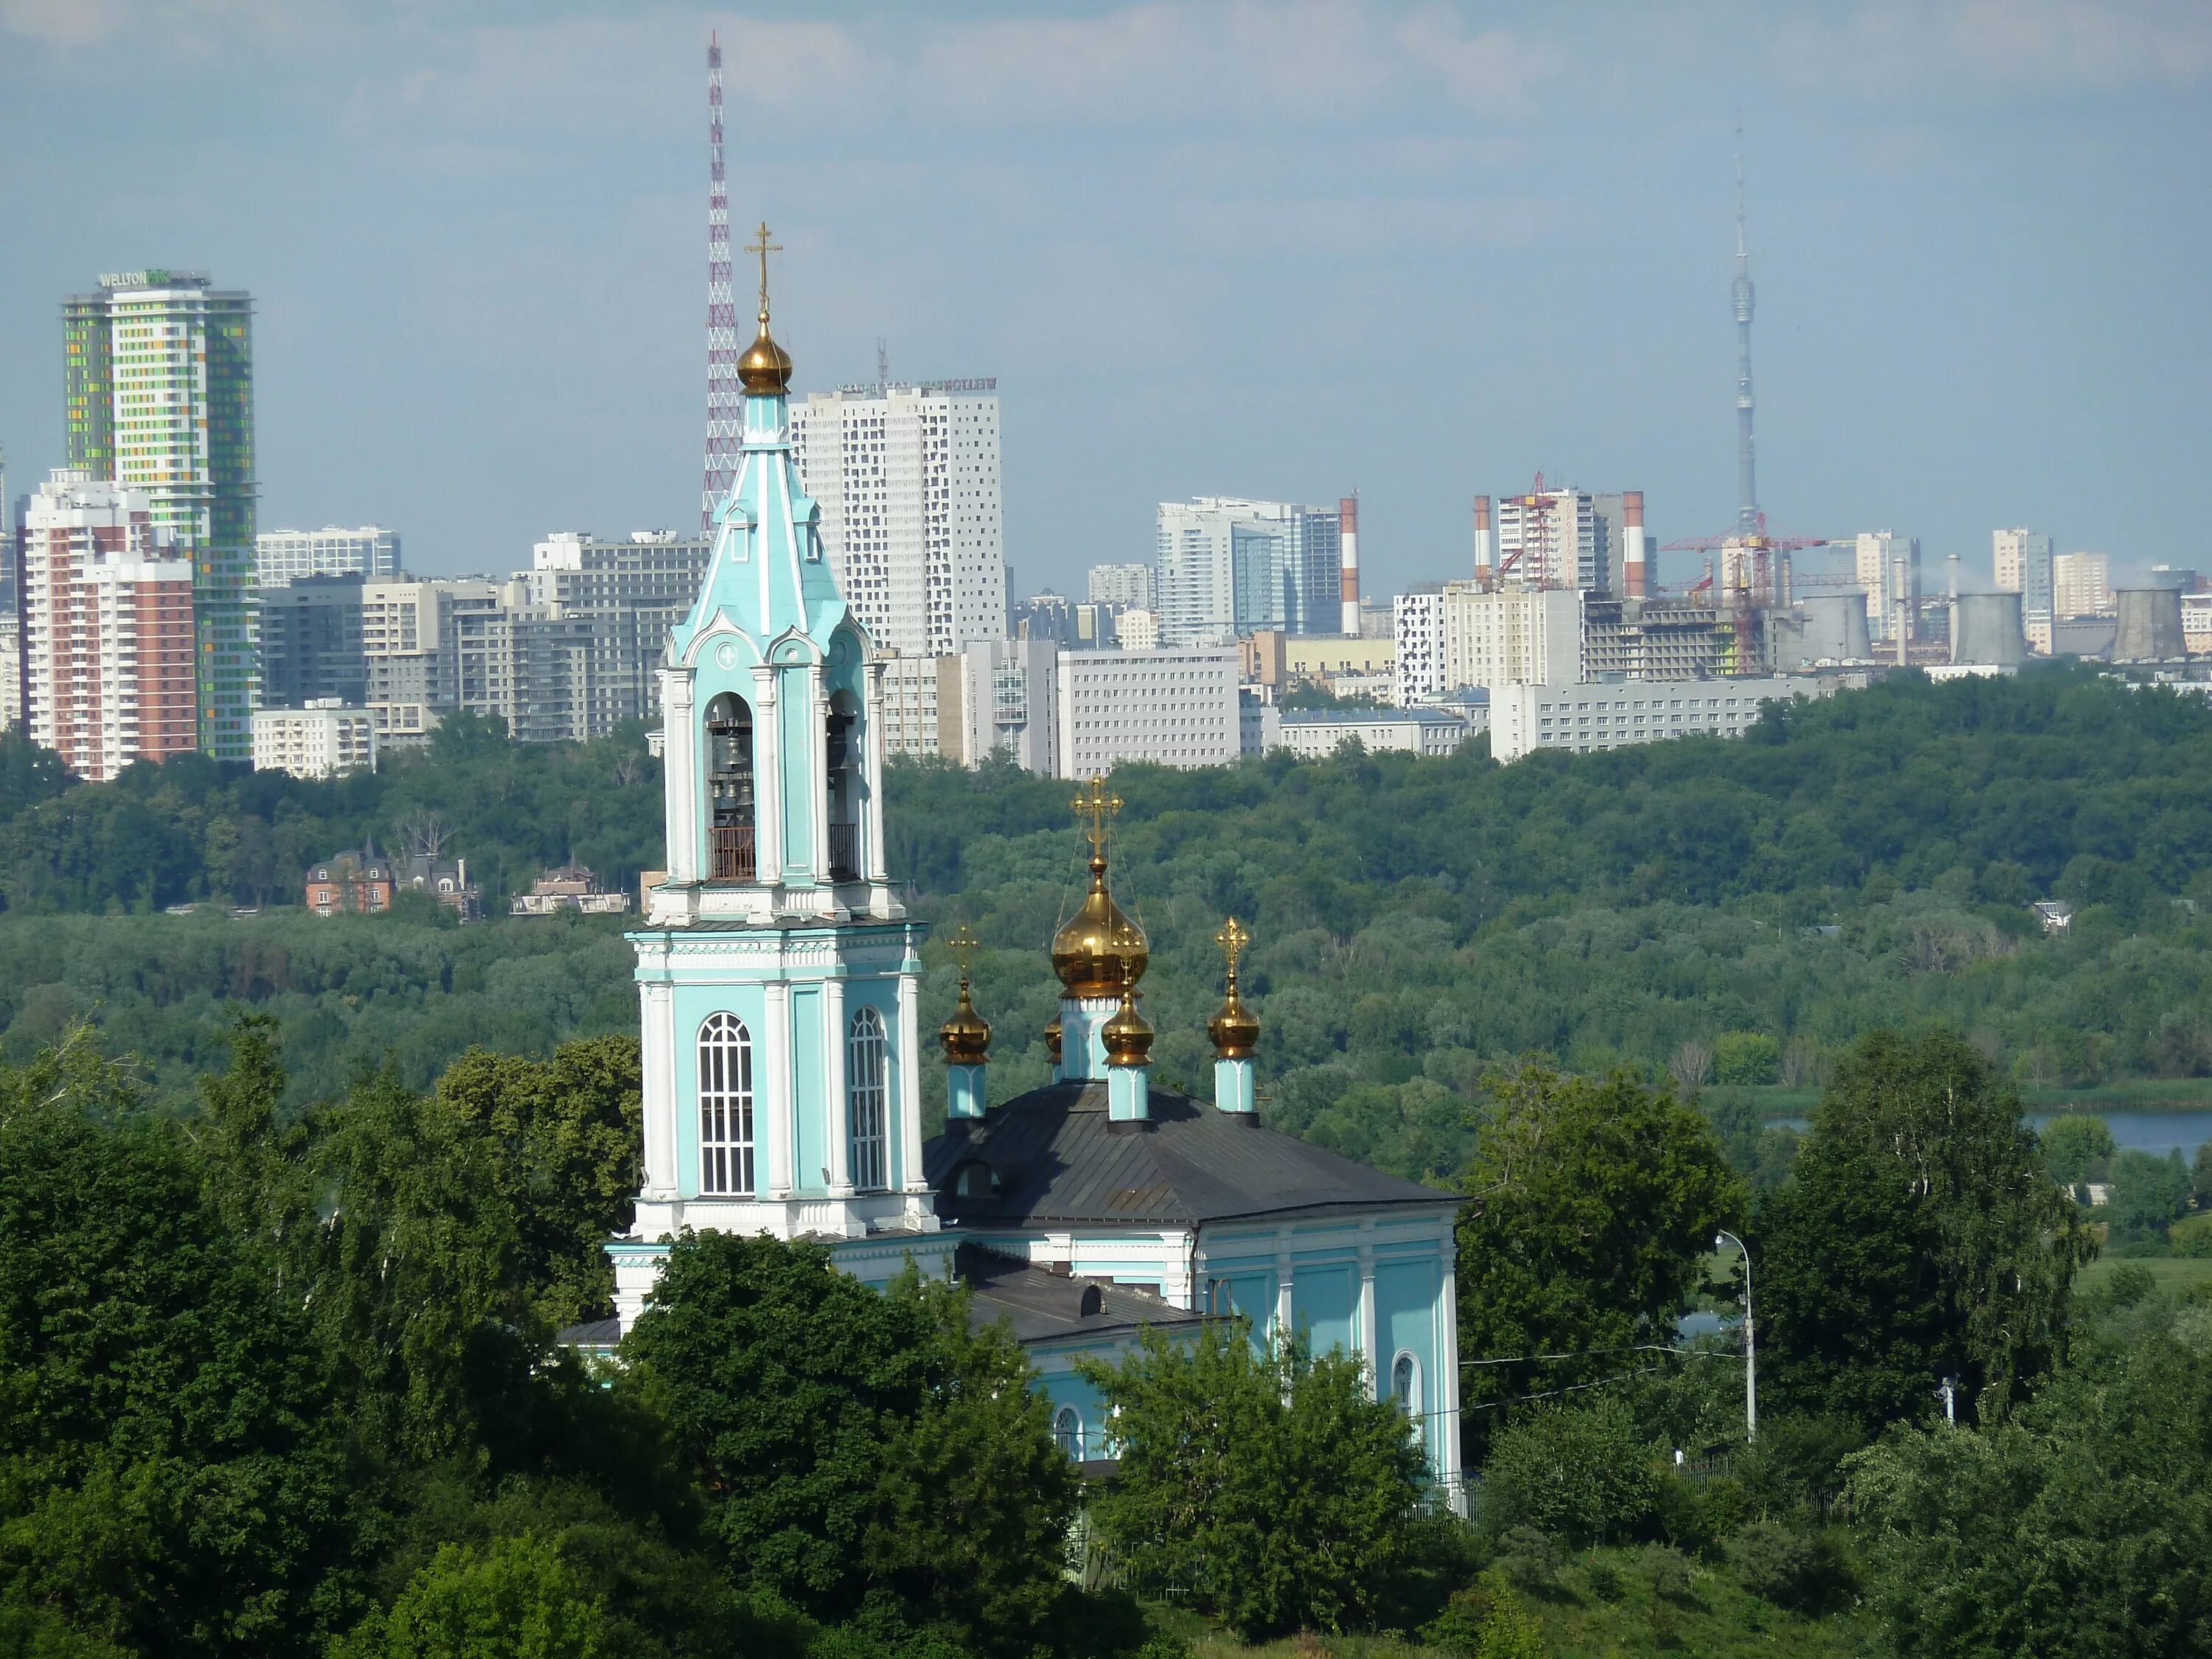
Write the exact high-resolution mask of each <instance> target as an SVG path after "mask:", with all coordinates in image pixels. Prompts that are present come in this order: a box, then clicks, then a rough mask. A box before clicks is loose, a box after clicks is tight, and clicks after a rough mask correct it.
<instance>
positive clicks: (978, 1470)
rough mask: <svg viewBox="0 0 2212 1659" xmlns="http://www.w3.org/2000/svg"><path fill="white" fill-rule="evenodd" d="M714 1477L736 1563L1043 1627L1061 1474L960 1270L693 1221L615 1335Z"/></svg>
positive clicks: (923, 1613) (709, 1478)
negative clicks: (707, 1229) (975, 1321)
mask: <svg viewBox="0 0 2212 1659" xmlns="http://www.w3.org/2000/svg"><path fill="white" fill-rule="evenodd" d="M623 1356H624V1358H625V1360H626V1362H627V1363H628V1364H629V1368H630V1372H631V1376H632V1379H633V1382H634V1386H635V1387H636V1388H637V1389H639V1390H641V1395H642V1398H643V1399H645V1400H646V1401H648V1402H649V1403H650V1404H651V1405H652V1407H653V1409H655V1410H656V1411H657V1412H659V1413H660V1414H661V1415H662V1416H663V1417H664V1418H665V1420H666V1421H667V1422H668V1423H669V1425H671V1429H672V1431H673V1432H674V1434H675V1436H676V1437H677V1440H678V1444H679V1446H680V1447H681V1448H682V1449H683V1452H684V1455H686V1456H687V1457H688V1458H689V1459H690V1462H691V1463H692V1466H693V1468H695V1470H696V1474H697V1479H698V1481H699V1484H700V1486H702V1489H703V1490H704V1492H706V1494H707V1516H706V1522H705V1527H706V1534H707V1536H708V1538H709V1540H711V1541H712V1543H713V1545H714V1548H715V1550H716V1553H717V1554H718V1555H719V1557H720V1559H721V1560H722V1562H723V1563H724V1565H725V1568H726V1571H728V1573H729V1574H730V1575H731V1577H732V1580H733V1582H735V1583H738V1584H739V1585H741V1586H744V1587H746V1588H749V1589H753V1590H755V1591H759V1592H765V1593H769V1594H772V1595H778V1596H781V1597H784V1598H786V1599H787V1600H788V1601H792V1602H793V1603H794V1604H796V1605H797V1606H799V1607H803V1608H805V1609H807V1610H809V1611H811V1612H812V1613H816V1614H817V1616H821V1617H823V1618H843V1617H847V1616H849V1615H850V1614H851V1613H853V1612H854V1610H855V1609H859V1608H862V1607H872V1608H875V1609H877V1610H878V1612H879V1613H880V1614H881V1615H882V1616H883V1617H885V1618H888V1619H890V1620H891V1621H892V1622H893V1623H894V1624H896V1625H898V1626H902V1627H906V1628H921V1627H926V1626H940V1627H944V1628H946V1629H948V1630H950V1631H951V1632H953V1633H954V1635H955V1636H956V1637H957V1639H958V1640H960V1641H961V1642H962V1643H963V1644H966V1645H968V1646H969V1647H971V1648H972V1649H973V1650H976V1651H979V1652H987V1653H997V1652H1002V1651H1003V1652H1006V1653H1009V1654H1024V1655H1025V1654H1027V1653H1029V1652H1030V1650H1032V1649H1033V1648H1035V1647H1036V1646H1038V1645H1040V1644H1048V1645H1049V1644H1052V1642H1053V1640H1054V1638H1053V1637H1052V1635H1051V1632H1052V1629H1053V1627H1054V1626H1057V1625H1060V1624H1061V1623H1062V1622H1063V1621H1064V1620H1066V1617H1067V1616H1068V1613H1069V1608H1068V1605H1067V1604H1068V1598H1069V1597H1070V1596H1071V1595H1073V1591H1072V1590H1070V1589H1068V1588H1067V1587H1066V1585H1065V1583H1064V1582H1063V1577H1062V1573H1063V1568H1064V1565H1065V1562H1064V1558H1063V1555H1062V1544H1063V1540H1064V1538H1065V1535H1066V1528H1067V1524H1068V1522H1069V1520H1070V1518H1071V1516H1072V1515H1073V1504H1074V1483H1073V1472H1072V1471H1071V1470H1070V1469H1069V1468H1068V1466H1067V1462H1066V1458H1065V1457H1064V1456H1062V1455H1061V1454H1060V1452H1059V1450H1058V1449H1057V1448H1056V1447H1055V1446H1054V1444H1053V1441H1052V1436H1051V1428H1050V1424H1049V1421H1048V1417H1047V1414H1046V1407H1045V1403H1044V1401H1043V1400H1042V1397H1041V1396H1040V1395H1037V1394H1036V1391H1035V1387H1034V1384H1035V1377H1034V1376H1033V1374H1032V1373H1031V1372H1030V1370H1029V1366H1028V1363H1027V1360H1026V1359H1025V1358H1024V1356H1023V1354H1022V1353H1021V1351H1020V1349H1019V1347H1018V1346H1017V1345H1016V1344H1015V1343H1014V1342H1013V1341H1012V1338H1011V1336H1010V1335H1009V1334H1007V1333H1006V1331H1005V1330H1004V1329H1003V1328H991V1329H989V1330H987V1331H981V1332H978V1331H975V1330H974V1329H972V1328H971V1326H970V1306H969V1295H968V1292H967V1291H964V1290H961V1289H957V1288H954V1287H951V1286H946V1285H940V1284H933V1283H931V1282H929V1281H926V1280H924V1279H922V1278H921V1276H920V1275H919V1274H918V1273H915V1272H913V1271H912V1270H911V1269H909V1270H908V1272H907V1273H905V1274H904V1275H903V1276H902V1277H901V1278H900V1279H896V1280H894V1281H893V1282H892V1283H891V1285H890V1286H888V1287H887V1288H886V1289H884V1290H881V1291H878V1290H873V1289H871V1288H869V1287H868V1286H867V1285H863V1284H861V1283H860V1281H859V1280H858V1279H854V1278H852V1277H851V1276H850V1275H848V1274H846V1273H839V1272H836V1270H835V1269H834V1268H833V1267H832V1266H831V1263H830V1258H829V1253H828V1251H827V1250H825V1249H823V1248H822V1247H820V1246H817V1245H809V1244H784V1243H778V1242H776V1241H775V1240H773V1239H769V1238H766V1237H754V1238H746V1237H738V1236H735V1235H731V1234H720V1233H716V1234H693V1233H686V1234H685V1235H684V1236H683V1237H681V1238H679V1239H678V1240H677V1242H676V1243H675V1244H674V1246H673V1247H672V1248H671V1251H670V1254H669V1260H668V1266H667V1268H666V1270H665V1273H664V1274H663V1276H662V1279H661V1282H660V1285H659V1289H658V1290H657V1291H655V1293H654V1297H653V1305H652V1306H651V1307H650V1308H649V1309H648V1310H647V1312H646V1314H645V1316H644V1317H643V1318H641V1320H640V1321H639V1322H638V1323H637V1326H636V1328H635V1330H633V1331H632V1333H631V1334H630V1336H629V1339H628V1340H626V1341H625V1343H624V1344H623Z"/></svg>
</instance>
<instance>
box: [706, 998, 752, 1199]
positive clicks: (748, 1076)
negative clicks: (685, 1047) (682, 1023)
mask: <svg viewBox="0 0 2212 1659" xmlns="http://www.w3.org/2000/svg"><path fill="white" fill-rule="evenodd" d="M699 1190H700V1191H701V1192H702V1193H707V1194H750V1193H751V1192H752V1190H753V1044H752V1038H751V1036H750V1035H749V1034H748V1033H747V1031H746V1030H745V1027H744V1021H742V1020H740V1019H739V1018H738V1017H737V1016H736V1015H735V1014H709V1015H708V1016H707V1020H706V1024H703V1025H702V1026H700V1028H699Z"/></svg>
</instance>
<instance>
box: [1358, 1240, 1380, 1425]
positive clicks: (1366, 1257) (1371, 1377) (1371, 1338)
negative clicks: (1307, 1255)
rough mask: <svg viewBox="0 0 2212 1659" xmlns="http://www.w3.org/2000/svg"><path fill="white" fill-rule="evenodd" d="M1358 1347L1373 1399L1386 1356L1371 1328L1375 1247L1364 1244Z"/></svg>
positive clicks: (1360, 1285) (1360, 1280) (1362, 1245)
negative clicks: (1364, 1364) (1363, 1361)
mask: <svg viewBox="0 0 2212 1659" xmlns="http://www.w3.org/2000/svg"><path fill="white" fill-rule="evenodd" d="M1367 1225H1369V1226H1372V1225H1374V1224H1373V1223H1371V1222H1370V1223H1369V1224H1367ZM1359 1346H1360V1347H1361V1348H1362V1349H1364V1351H1365V1352H1366V1354H1367V1397H1368V1398H1369V1399H1370V1400H1374V1399H1376V1398H1378V1397H1379V1396H1380V1395H1381V1392H1382V1389H1383V1359H1384V1358H1385V1357H1386V1356H1385V1355H1384V1353H1383V1334H1382V1333H1381V1332H1380V1331H1378V1330H1376V1328H1375V1246H1374V1245H1373V1244H1372V1243H1361V1245H1360V1247H1359Z"/></svg>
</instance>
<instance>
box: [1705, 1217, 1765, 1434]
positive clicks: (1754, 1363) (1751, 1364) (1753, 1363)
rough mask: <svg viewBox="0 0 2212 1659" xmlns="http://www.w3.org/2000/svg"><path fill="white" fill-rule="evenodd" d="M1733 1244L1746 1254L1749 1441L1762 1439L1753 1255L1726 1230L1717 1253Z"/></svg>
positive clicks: (1745, 1366) (1745, 1389) (1745, 1419)
mask: <svg viewBox="0 0 2212 1659" xmlns="http://www.w3.org/2000/svg"><path fill="white" fill-rule="evenodd" d="M1723 1244H1733V1245H1735V1247H1736V1249H1739V1250H1742V1251H1743V1433H1744V1438H1745V1439H1747V1440H1756V1439H1758V1438H1759V1351H1758V1349H1757V1347H1756V1346H1753V1341H1752V1334H1751V1252H1750V1251H1749V1250H1747V1249H1744V1243H1743V1241H1742V1240H1741V1239H1740V1238H1738V1237H1736V1236H1735V1234H1734V1233H1732V1232H1729V1231H1725V1230H1723V1231H1721V1232H1720V1233H1718V1234H1717V1235H1716V1236H1715V1237H1714V1239H1713V1249H1716V1250H1717V1249H1720V1247H1721V1246H1722V1245H1723Z"/></svg>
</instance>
